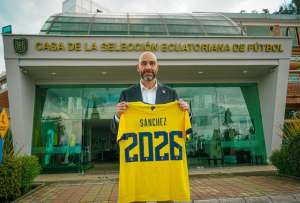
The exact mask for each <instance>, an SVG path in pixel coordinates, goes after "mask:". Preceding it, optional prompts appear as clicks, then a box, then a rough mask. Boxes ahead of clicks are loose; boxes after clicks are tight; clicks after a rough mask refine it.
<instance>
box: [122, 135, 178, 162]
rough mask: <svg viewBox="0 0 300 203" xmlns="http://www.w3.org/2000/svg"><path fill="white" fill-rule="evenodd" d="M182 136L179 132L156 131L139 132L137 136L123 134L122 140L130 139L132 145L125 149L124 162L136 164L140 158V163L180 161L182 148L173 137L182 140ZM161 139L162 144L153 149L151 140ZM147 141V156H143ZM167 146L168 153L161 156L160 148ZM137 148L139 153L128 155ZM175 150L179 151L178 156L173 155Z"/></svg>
mask: <svg viewBox="0 0 300 203" xmlns="http://www.w3.org/2000/svg"><path fill="white" fill-rule="evenodd" d="M182 136H183V134H182V132H181V131H171V132H169V133H167V132H165V131H157V132H154V134H152V133H151V132H140V133H139V136H137V134H136V133H124V134H123V139H124V140H128V139H130V138H131V139H132V143H131V144H130V145H129V146H128V147H126V148H125V161H126V162H137V161H138V160H139V157H140V161H141V162H145V161H168V160H182V146H181V145H180V144H179V143H177V142H176V141H175V137H178V138H182ZM160 137H162V138H163V139H162V142H161V143H159V144H158V145H157V146H156V147H155V148H154V147H153V139H159V138H160ZM145 139H147V140H148V156H147V157H146V156H145V142H144V140H145ZM168 144H169V146H170V150H169V153H164V154H163V155H162V154H161V150H162V148H164V147H166V146H167V145H168ZM137 146H138V147H139V149H140V153H139V155H138V154H134V155H132V156H130V155H129V153H130V151H131V150H132V149H134V148H135V147H137ZM175 149H177V150H178V151H179V153H178V155H175Z"/></svg>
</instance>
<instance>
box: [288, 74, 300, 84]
mask: <svg viewBox="0 0 300 203" xmlns="http://www.w3.org/2000/svg"><path fill="white" fill-rule="evenodd" d="M299 82H300V80H299V73H290V74H289V83H299Z"/></svg>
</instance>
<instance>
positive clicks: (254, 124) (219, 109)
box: [176, 85, 265, 166]
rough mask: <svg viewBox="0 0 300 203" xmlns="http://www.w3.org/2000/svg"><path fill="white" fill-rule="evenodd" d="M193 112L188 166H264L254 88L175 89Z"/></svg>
mask: <svg viewBox="0 0 300 203" xmlns="http://www.w3.org/2000/svg"><path fill="white" fill-rule="evenodd" d="M176 90H177V93H178V95H179V96H180V97H181V98H183V99H184V100H186V101H189V103H190V106H191V110H192V112H193V119H192V127H193V135H192V139H191V140H190V141H188V143H187V154H188V160H189V163H190V165H193V164H196V165H204V166H207V165H215V164H222V162H223V163H224V164H225V165H226V164H239V163H263V162H265V144H264V136H263V130H262V124H261V117H260V110H259V101H258V100H256V101H255V99H253V98H254V96H255V95H256V98H257V99H258V96H257V89H256V87H255V86H252V85H249V86H245V87H176Z"/></svg>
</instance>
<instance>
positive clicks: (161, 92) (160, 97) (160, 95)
mask: <svg viewBox="0 0 300 203" xmlns="http://www.w3.org/2000/svg"><path fill="white" fill-rule="evenodd" d="M165 97H166V90H165V89H164V87H163V86H162V85H161V84H160V83H158V84H157V90H156V98H155V104H162V103H164V98H165Z"/></svg>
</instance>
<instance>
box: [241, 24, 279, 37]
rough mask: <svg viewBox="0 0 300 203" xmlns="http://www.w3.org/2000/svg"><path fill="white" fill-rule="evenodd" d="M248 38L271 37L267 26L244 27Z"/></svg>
mask: <svg viewBox="0 0 300 203" xmlns="http://www.w3.org/2000/svg"><path fill="white" fill-rule="evenodd" d="M246 29H247V35H248V36H272V35H273V33H272V31H271V30H270V27H269V26H246Z"/></svg>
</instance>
